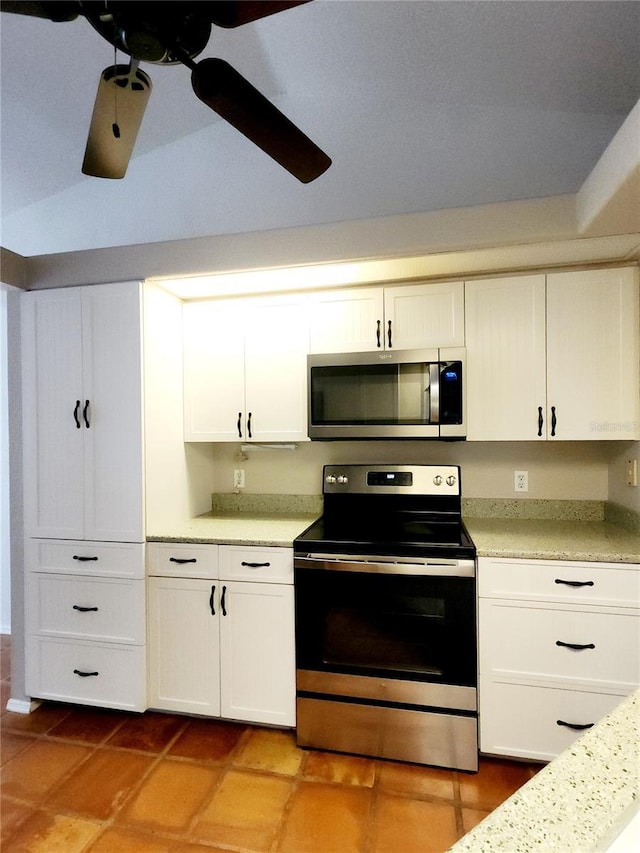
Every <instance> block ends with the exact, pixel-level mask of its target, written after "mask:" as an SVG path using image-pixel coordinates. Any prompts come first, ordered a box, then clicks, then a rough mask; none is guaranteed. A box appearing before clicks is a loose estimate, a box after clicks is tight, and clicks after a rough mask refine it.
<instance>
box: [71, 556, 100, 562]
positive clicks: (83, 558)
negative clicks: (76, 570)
mask: <svg viewBox="0 0 640 853" xmlns="http://www.w3.org/2000/svg"><path fill="white" fill-rule="evenodd" d="M73 559H74V560H78V561H79V562H80V563H95V561H96V560H97V559H98V558H97V557H79V556H78V555H77V554H74V555H73Z"/></svg>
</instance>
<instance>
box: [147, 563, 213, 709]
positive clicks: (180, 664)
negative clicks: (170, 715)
mask: <svg viewBox="0 0 640 853" xmlns="http://www.w3.org/2000/svg"><path fill="white" fill-rule="evenodd" d="M218 593H219V590H218V581H215V580H212V581H208V580H203V579H200V578H197V579H188V578H155V577H154V578H149V587H148V595H149V601H148V610H149V706H150V707H152V708H160V709H162V710H165V711H182V712H184V713H190V714H204V715H208V716H219V714H220V644H219V617H218Z"/></svg>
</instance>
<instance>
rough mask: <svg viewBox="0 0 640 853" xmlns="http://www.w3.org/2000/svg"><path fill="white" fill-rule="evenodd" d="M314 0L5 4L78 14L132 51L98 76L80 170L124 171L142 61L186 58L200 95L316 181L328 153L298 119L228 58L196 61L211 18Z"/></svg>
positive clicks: (219, 21) (144, 78)
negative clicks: (124, 60)
mask: <svg viewBox="0 0 640 853" xmlns="http://www.w3.org/2000/svg"><path fill="white" fill-rule="evenodd" d="M308 2H309V0H211V2H202V1H201V0H198V2H191V0H178V1H177V2H176V0H165V2H137V0H125V2H122V0H120V2H117V0H113V2H111V0H75V2H73V0H68V2H67V1H66V0H61V2H47V0H43V1H42V2H9V0H0V11H3V12H13V13H17V14H21V15H31V16H35V17H39V18H46V19H48V20H50V21H57V22H65V21H73V20H75V19H76V18H77V17H78V16H82V17H84V18H86V20H87V21H89V23H90V24H91V25H92V26H93V27H94V28H95V29H96V30H97V32H98V33H100V35H101V36H102V37H103V38H105V39H106V40H107V41H108V42H110V43H111V44H112V45H113V46H114V53H115V50H120V51H122V52H123V53H125V54H127V55H128V56H129V57H130V59H131V61H130V64H129V65H117V64H116V63H115V61H114V64H113V65H111V66H109V67H108V68H105V70H104V71H103V72H102V74H101V76H100V81H99V84H98V93H97V95H96V101H95V105H94V110H93V116H92V119H91V126H90V129H89V137H88V140H87V147H86V150H85V157H84V162H83V166H82V171H83V172H84V174H86V175H92V176H94V177H100V178H122V177H124V175H125V173H126V170H127V166H128V163H129V159H130V157H131V152H132V150H133V146H134V144H135V140H136V136H137V134H138V130H139V127H140V124H141V122H142V117H143V115H144V110H145V107H146V105H147V101H148V99H149V95H150V93H151V79H150V77H149V75H148V74H147V73H146V72H144V71H142V70H141V69H140V68H139V67H138V66H139V63H140V62H141V61H144V62H152V63H157V64H161V65H170V64H182V65H186V67H187V68H189V69H190V71H191V85H192V87H193V90H194V92H195V94H196V95H197V97H198V98H199V99H200V100H201V101H203V103H205V104H206V105H207V106H208V107H210V108H211V109H212V110H214V111H215V112H216V113H218V115H220V116H221V117H222V118H223V119H225V120H226V121H228V122H229V123H230V124H232V125H233V126H234V127H235V128H236V129H237V130H239V131H240V133H242V134H244V136H246V137H247V138H248V139H250V140H251V141H252V142H254V143H255V144H256V145H257V146H259V147H260V148H261V149H262V150H263V151H264V152H265V153H266V154H268V155H269V156H270V157H272V158H273V159H274V160H276V162H278V163H279V164H280V165H281V166H283V167H284V168H285V169H287V171H289V172H290V173H291V174H292V175H294V176H295V177H296V178H298V180H300V181H302V182H303V183H309V182H310V181H313V180H315V179H316V178H317V177H319V176H320V175H321V174H323V172H325V171H326V170H327V169H328V168H329V166H330V165H331V159H330V158H329V157H328V156H327V154H325V153H324V151H322V150H321V149H320V148H318V146H317V145H316V144H315V143H314V142H312V141H311V139H309V137H308V136H306V135H305V134H304V133H303V132H302V131H301V130H300V129H299V128H298V127H296V125H295V124H293V122H291V121H290V120H289V119H288V118H287V117H286V116H285V115H284V114H283V113H281V112H280V110H278V109H277V107H276V106H274V104H272V103H271V102H270V101H269V100H267V98H265V97H264V95H262V94H261V93H260V92H259V91H258V90H257V89H256V88H255V87H254V86H253V85H252V84H251V83H249V81H248V80H246V79H245V78H244V77H243V76H242V75H241V74H240V73H239V72H238V71H236V70H235V69H234V68H233V67H232V66H231V65H229V63H228V62H225V61H224V60H223V59H203V60H201V61H200V62H195V61H194V58H195V57H196V56H198V55H199V54H200V53H201V52H202V51H203V50H204V48H205V47H206V46H207V43H208V41H209V36H210V34H211V26H212V24H214V25H216V26H219V27H226V28H232V27H240V26H243V25H244V24H248V23H250V22H252V21H256V20H258V19H259V18H264V17H266V16H268V15H274V14H276V13H278V12H282V11H284V10H286V9H290V8H291V7H293V6H299V5H301V4H303V3H308Z"/></svg>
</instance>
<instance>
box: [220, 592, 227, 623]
mask: <svg viewBox="0 0 640 853" xmlns="http://www.w3.org/2000/svg"><path fill="white" fill-rule="evenodd" d="M226 598H227V588H226V586H223V587H222V598H221V599H220V607H221V608H222V615H223V616H226V615H227V602H226Z"/></svg>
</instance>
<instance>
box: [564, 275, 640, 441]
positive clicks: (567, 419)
mask: <svg viewBox="0 0 640 853" xmlns="http://www.w3.org/2000/svg"><path fill="white" fill-rule="evenodd" d="M639 328H640V320H639V316H638V274H637V271H636V270H634V269H631V268H623V269H608V270H589V271H587V272H563V273H555V274H553V275H549V276H547V401H548V407H549V411H550V412H551V416H550V418H551V421H550V423H549V425H548V429H549V434H550V435H551V436H552V437H553V438H556V439H558V440H560V441H561V440H563V439H582V440H585V439H586V440H589V439H612V438H617V439H637V438H639V437H640V402H639V399H640V397H639V384H640V383H639V379H638V377H639V372H640V354H639V342H638V339H639V331H638V330H639ZM553 415H555V421H554V419H553ZM554 423H555V428H554Z"/></svg>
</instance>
